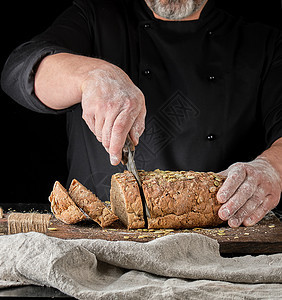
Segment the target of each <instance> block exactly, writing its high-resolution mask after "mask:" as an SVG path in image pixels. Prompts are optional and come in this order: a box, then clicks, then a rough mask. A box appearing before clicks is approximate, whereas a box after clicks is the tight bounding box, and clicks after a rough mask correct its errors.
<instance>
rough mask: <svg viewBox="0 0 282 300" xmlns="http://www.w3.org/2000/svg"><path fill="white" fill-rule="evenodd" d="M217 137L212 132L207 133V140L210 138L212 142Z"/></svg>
mask: <svg viewBox="0 0 282 300" xmlns="http://www.w3.org/2000/svg"><path fill="white" fill-rule="evenodd" d="M215 139H216V136H215V134H213V133H210V134H209V135H207V140H208V141H210V142H212V141H214V140H215Z"/></svg>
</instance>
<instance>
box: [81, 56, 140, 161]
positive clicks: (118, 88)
mask: <svg viewBox="0 0 282 300" xmlns="http://www.w3.org/2000/svg"><path fill="white" fill-rule="evenodd" d="M81 90H82V101H81V105H82V110H83V115H82V117H83V119H84V120H85V122H86V123H87V125H88V127H89V128H90V130H91V131H92V132H93V133H94V134H95V136H96V137H97V139H98V140H99V141H100V142H102V144H103V146H104V147H105V149H106V150H107V151H108V153H109V154H110V160H111V164H112V165H117V164H119V162H120V160H121V153H122V148H123V146H124V143H125V139H126V136H127V134H128V133H130V137H131V138H132V140H133V143H134V144H135V145H137V144H138V141H139V137H140V135H141V134H142V133H143V131H144V127H145V115H146V107H145V98H144V95H143V93H142V92H141V91H140V89H139V88H138V87H136V86H135V85H134V84H133V82H132V81H131V80H130V78H129V77H128V76H127V74H126V73H125V72H124V71H122V70H121V69H120V68H118V67H117V66H114V65H112V64H110V63H107V62H105V63H103V64H101V65H100V66H99V68H95V69H93V70H92V71H90V72H88V76H87V78H86V79H85V81H84V82H83V84H82V87H81Z"/></svg>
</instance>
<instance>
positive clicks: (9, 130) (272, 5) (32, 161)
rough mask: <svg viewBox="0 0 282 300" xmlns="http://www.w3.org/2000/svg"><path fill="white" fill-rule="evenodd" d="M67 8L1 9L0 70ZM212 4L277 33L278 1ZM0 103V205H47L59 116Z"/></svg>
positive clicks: (280, 22)
mask: <svg viewBox="0 0 282 300" xmlns="http://www.w3.org/2000/svg"><path fill="white" fill-rule="evenodd" d="M101 1H103V0H101ZM132 1H135V0H132ZM71 3H72V1H71V0H59V1H58V0H49V1H10V2H9V3H5V6H2V8H1V11H2V18H1V48H0V49H1V60H0V69H1V70H2V68H3V65H4V63H5V61H6V59H7V57H8V55H9V53H10V52H11V51H12V50H13V49H14V48H15V47H16V46H18V45H19V44H21V43H23V42H25V41H27V40H29V39H30V38H32V37H33V36H34V35H36V34H38V33H40V32H42V31H43V30H44V29H45V28H46V27H48V25H49V24H50V23H51V22H53V21H54V19H55V18H56V17H57V16H58V15H59V14H60V13H61V12H62V11H63V10H64V9H65V8H67V7H68V6H70V5H71ZM2 4H4V2H3V3H2ZM217 4H218V6H220V7H222V8H224V9H226V10H227V11H229V12H230V13H231V14H233V15H238V16H243V17H244V18H245V19H247V20H250V21H259V22H261V23H265V24H268V25H271V26H275V27H278V28H280V29H281V30H282V10H281V1H280V0H269V1H257V0H217ZM0 99H1V133H2V134H1V140H2V142H1V145H2V147H1V148H2V149H1V150H2V152H1V153H2V154H1V156H0V157H1V162H2V163H1V165H2V168H1V169H2V181H1V199H0V204H1V203H18V202H21V203H47V202H48V195H49V194H50V191H51V190H52V185H53V183H54V182H55V180H59V181H61V182H62V183H63V184H64V183H65V180H66V177H67V163H66V149H67V139H66V133H65V116H64V115H62V116H50V115H42V114H37V113H34V112H31V111H29V110H27V109H25V108H23V107H21V106H19V105H18V104H16V103H15V102H14V101H13V100H11V99H10V98H9V97H8V96H7V95H5V94H4V93H3V91H2V90H1V91H0ZM3 191H4V193H3Z"/></svg>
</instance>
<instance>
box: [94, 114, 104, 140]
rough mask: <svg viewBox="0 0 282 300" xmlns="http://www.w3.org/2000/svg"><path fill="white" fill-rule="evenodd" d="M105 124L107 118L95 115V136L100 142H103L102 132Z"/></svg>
mask: <svg viewBox="0 0 282 300" xmlns="http://www.w3.org/2000/svg"><path fill="white" fill-rule="evenodd" d="M104 123H105V118H104V116H103V114H100V115H99V113H98V114H96V115H95V135H96V138H97V140H98V141H99V142H102V131H103V126H104Z"/></svg>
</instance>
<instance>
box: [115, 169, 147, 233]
mask: <svg viewBox="0 0 282 300" xmlns="http://www.w3.org/2000/svg"><path fill="white" fill-rule="evenodd" d="M110 199H111V208H112V211H113V212H114V213H115V214H116V215H117V216H118V217H119V219H120V220H121V221H122V223H123V224H124V225H125V226H127V228H128V229H137V228H144V227H145V221H144V217H143V207H142V200H141V196H140V190H139V187H138V183H137V181H136V179H135V177H134V176H133V174H132V173H130V172H128V171H125V172H124V173H117V174H114V175H113V176H112V179H111V190H110Z"/></svg>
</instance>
